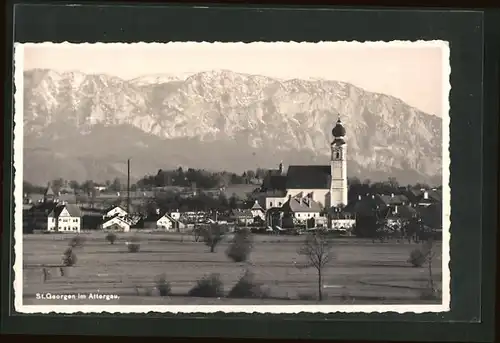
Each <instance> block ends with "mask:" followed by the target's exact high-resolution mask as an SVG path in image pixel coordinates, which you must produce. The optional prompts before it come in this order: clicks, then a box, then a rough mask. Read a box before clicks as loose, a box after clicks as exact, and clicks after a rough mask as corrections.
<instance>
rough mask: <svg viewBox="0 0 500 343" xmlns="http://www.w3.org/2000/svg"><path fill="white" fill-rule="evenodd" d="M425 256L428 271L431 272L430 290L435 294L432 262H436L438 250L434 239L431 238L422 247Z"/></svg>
mask: <svg viewBox="0 0 500 343" xmlns="http://www.w3.org/2000/svg"><path fill="white" fill-rule="evenodd" d="M422 250H423V254H424V255H425V256H426V257H427V258H426V260H427V270H428V272H429V275H428V277H429V289H430V290H431V291H432V292H434V291H435V288H434V279H433V277H432V262H433V261H434V258H435V257H436V250H435V249H434V240H433V239H432V238H429V239H428V240H427V241H426V242H425V243H424V245H423V247H422Z"/></svg>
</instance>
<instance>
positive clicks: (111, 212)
mask: <svg viewBox="0 0 500 343" xmlns="http://www.w3.org/2000/svg"><path fill="white" fill-rule="evenodd" d="M127 215H128V212H127V211H125V210H124V209H123V208H122V207H121V206H112V207H110V208H108V209H107V210H105V212H104V218H112V217H125V216H127Z"/></svg>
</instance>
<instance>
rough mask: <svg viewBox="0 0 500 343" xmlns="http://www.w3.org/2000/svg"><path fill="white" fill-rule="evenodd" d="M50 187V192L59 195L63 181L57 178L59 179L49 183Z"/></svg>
mask: <svg viewBox="0 0 500 343" xmlns="http://www.w3.org/2000/svg"><path fill="white" fill-rule="evenodd" d="M51 186H52V190H53V191H54V193H56V194H57V193H59V192H60V191H61V189H62V188H63V186H64V179H62V178H59V179H56V180H53V181H52V183H51Z"/></svg>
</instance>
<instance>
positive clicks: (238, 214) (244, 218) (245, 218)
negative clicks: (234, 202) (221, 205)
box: [233, 210, 254, 225]
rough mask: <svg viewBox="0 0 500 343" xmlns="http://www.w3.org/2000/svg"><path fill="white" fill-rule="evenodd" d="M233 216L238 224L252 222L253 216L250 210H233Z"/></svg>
mask: <svg viewBox="0 0 500 343" xmlns="http://www.w3.org/2000/svg"><path fill="white" fill-rule="evenodd" d="M233 217H234V219H235V221H236V222H237V223H239V224H243V225H250V224H253V219H254V216H253V214H252V211H251V210H234V211H233Z"/></svg>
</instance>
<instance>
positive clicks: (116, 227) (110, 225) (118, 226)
mask: <svg viewBox="0 0 500 343" xmlns="http://www.w3.org/2000/svg"><path fill="white" fill-rule="evenodd" d="M130 226H131V223H130V222H129V221H128V220H126V219H125V218H124V217H119V216H114V217H112V218H109V219H106V220H105V221H104V222H103V223H102V225H101V228H102V229H103V230H110V231H121V232H129V231H130Z"/></svg>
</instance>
